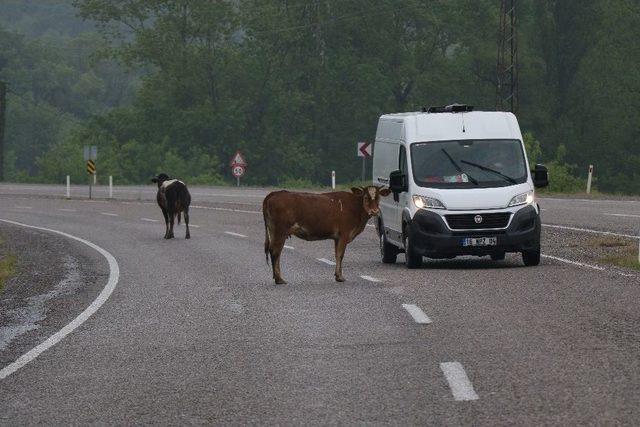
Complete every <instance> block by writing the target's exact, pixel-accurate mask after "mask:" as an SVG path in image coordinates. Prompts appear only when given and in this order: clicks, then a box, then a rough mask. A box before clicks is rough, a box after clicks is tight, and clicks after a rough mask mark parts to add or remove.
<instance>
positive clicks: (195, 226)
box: [189, 224, 247, 237]
mask: <svg viewBox="0 0 640 427" xmlns="http://www.w3.org/2000/svg"><path fill="white" fill-rule="evenodd" d="M189 227H193V228H200V226H199V225H195V224H189ZM245 237H247V236H245Z"/></svg>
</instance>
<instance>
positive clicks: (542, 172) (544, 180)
mask: <svg viewBox="0 0 640 427" xmlns="http://www.w3.org/2000/svg"><path fill="white" fill-rule="evenodd" d="M531 175H533V186H534V187H536V188H543V187H546V186H548V185H549V172H548V171H547V167H546V166H544V165H539V164H538V165H536V168H535V169H534V170H532V171H531Z"/></svg>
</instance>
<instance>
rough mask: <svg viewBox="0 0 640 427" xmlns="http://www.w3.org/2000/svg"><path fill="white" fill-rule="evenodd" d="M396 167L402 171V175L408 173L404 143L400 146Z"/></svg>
mask: <svg viewBox="0 0 640 427" xmlns="http://www.w3.org/2000/svg"><path fill="white" fill-rule="evenodd" d="M398 169H400V171H401V172H402V174H403V175H405V176H406V175H407V174H409V169H408V168H407V152H406V150H405V148H404V145H401V146H400V156H399V159H398Z"/></svg>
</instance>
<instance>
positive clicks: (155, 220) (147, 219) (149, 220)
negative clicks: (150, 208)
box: [140, 218, 160, 222]
mask: <svg viewBox="0 0 640 427" xmlns="http://www.w3.org/2000/svg"><path fill="white" fill-rule="evenodd" d="M140 220H141V221H147V222H160V220H158V219H151V218H140Z"/></svg>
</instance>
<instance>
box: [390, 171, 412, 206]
mask: <svg viewBox="0 0 640 427" xmlns="http://www.w3.org/2000/svg"><path fill="white" fill-rule="evenodd" d="M389 190H391V192H392V193H393V200H395V201H396V202H397V201H398V200H399V199H398V194H400V193H402V192H403V191H407V190H409V186H408V185H407V177H406V176H405V175H404V174H403V173H402V171H400V170H395V171H393V172H391V173H390V174H389Z"/></svg>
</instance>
